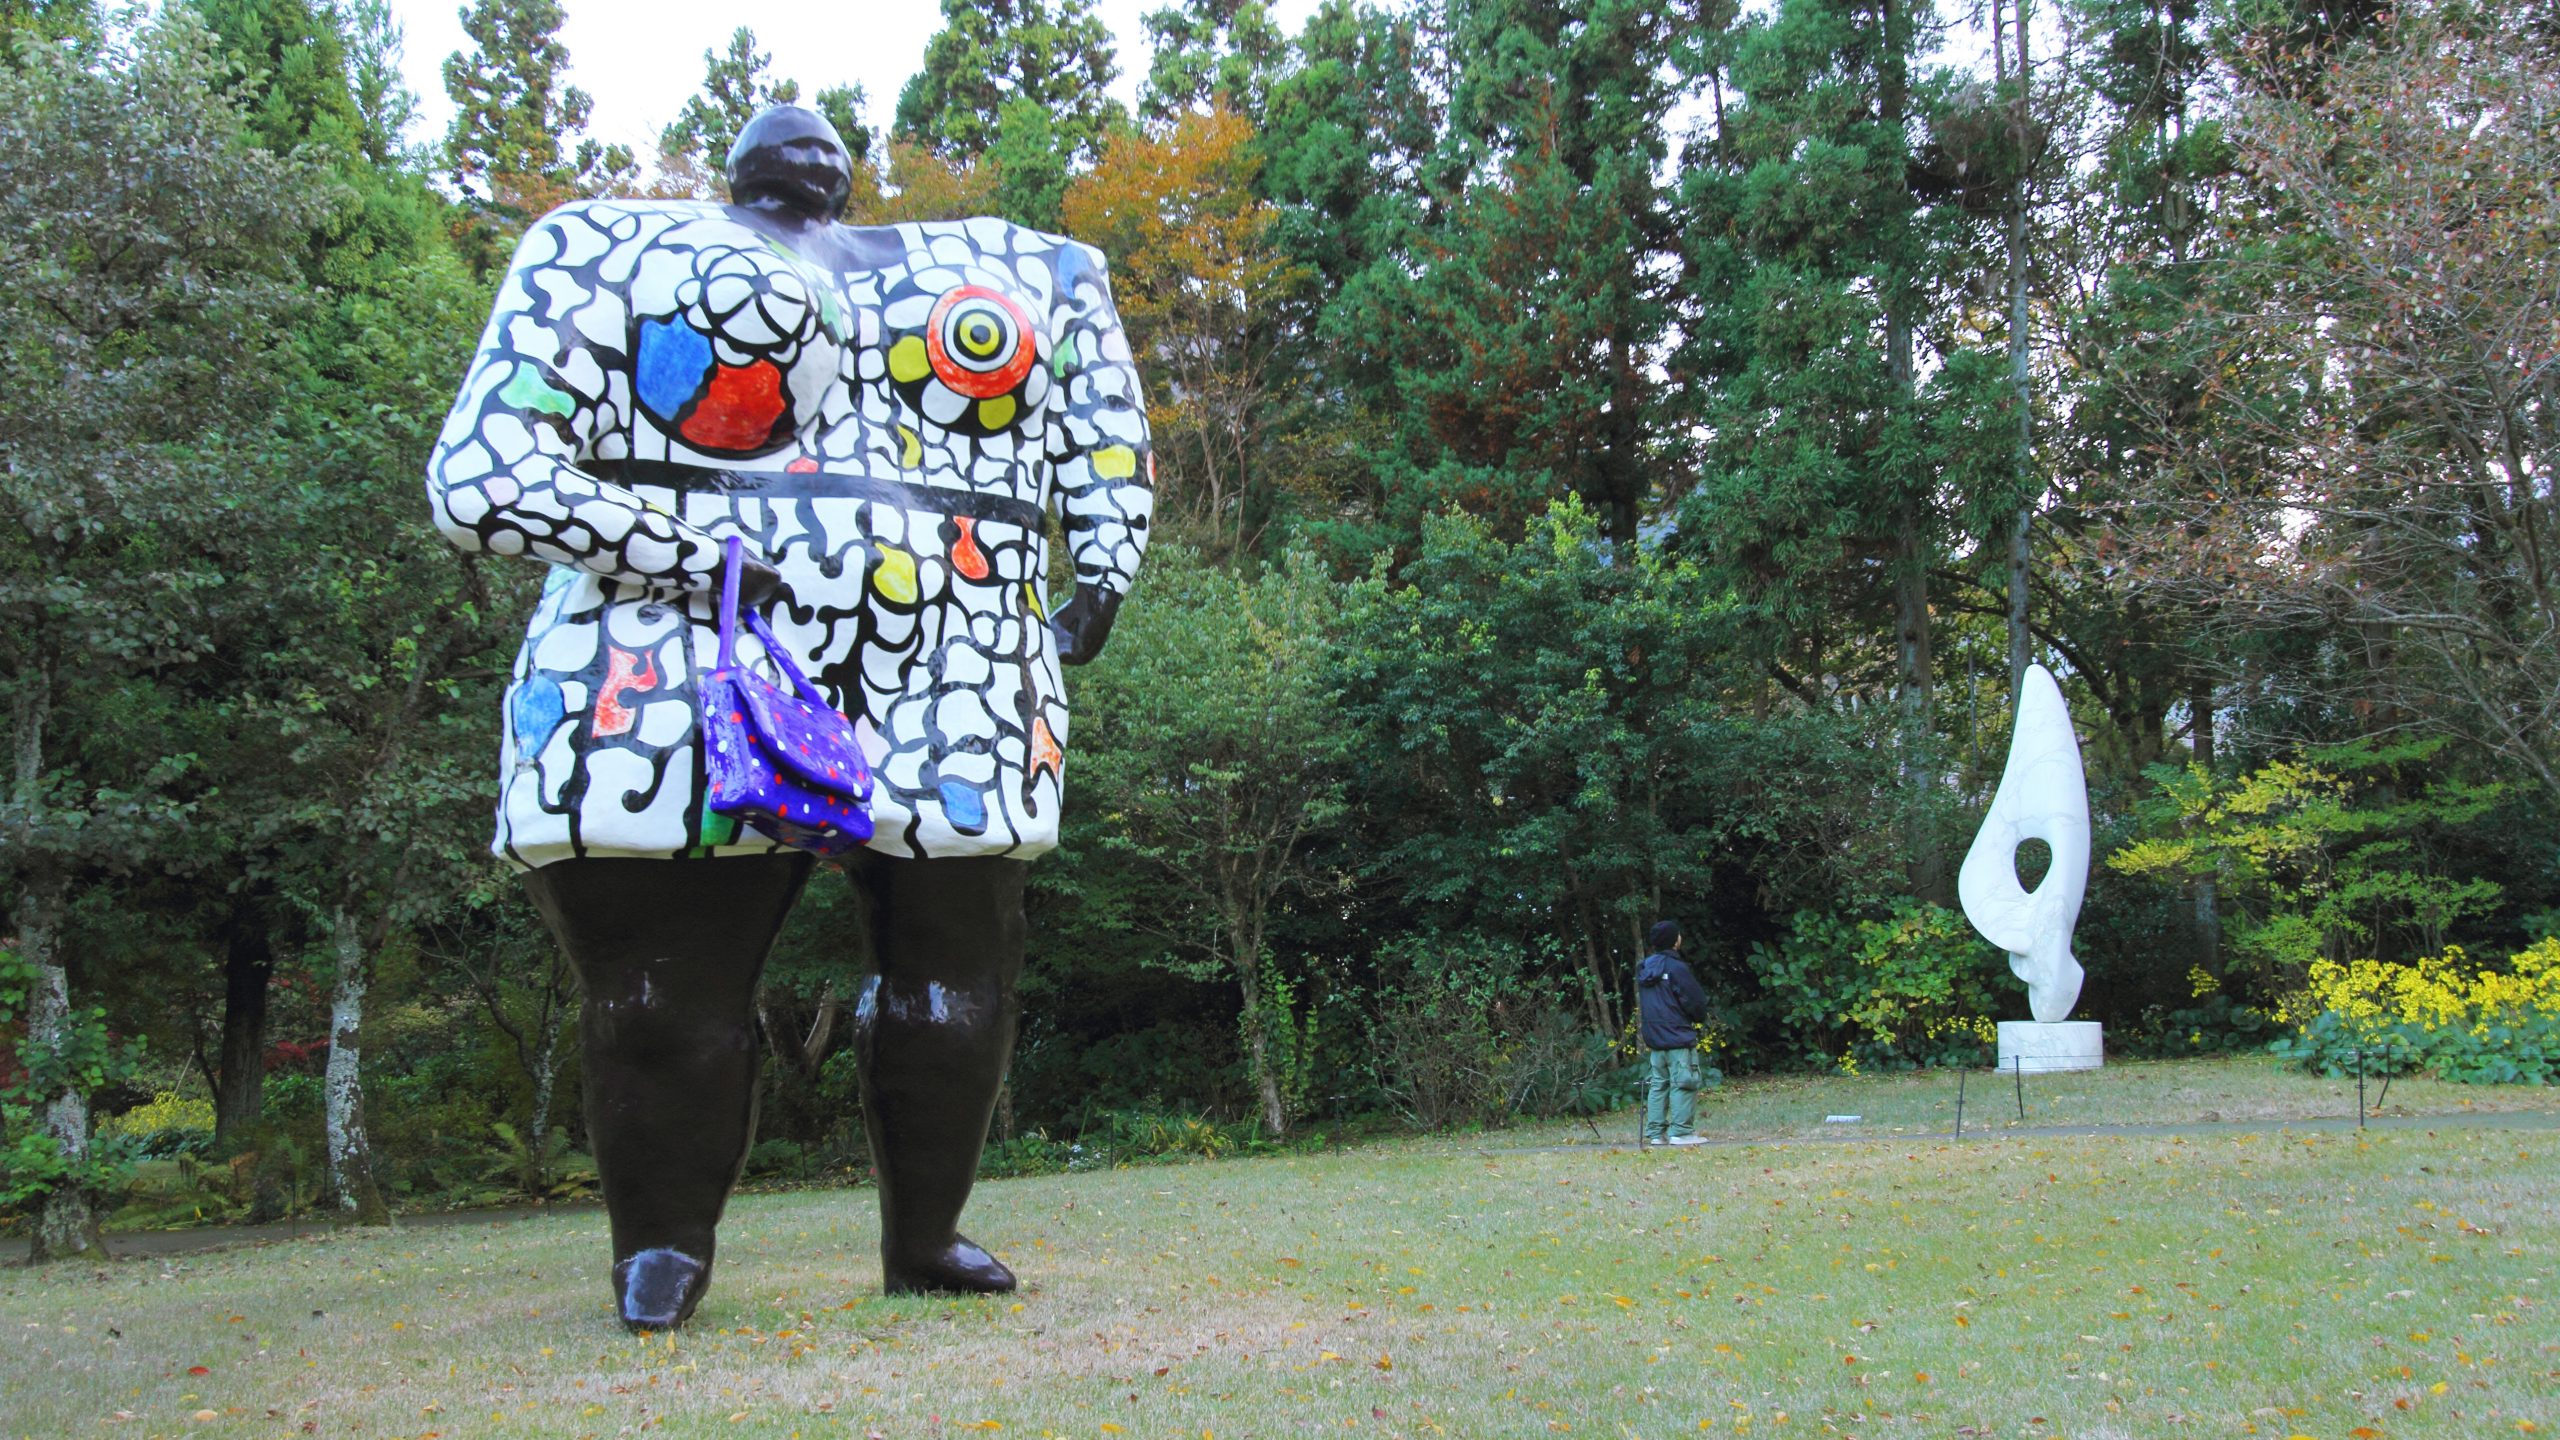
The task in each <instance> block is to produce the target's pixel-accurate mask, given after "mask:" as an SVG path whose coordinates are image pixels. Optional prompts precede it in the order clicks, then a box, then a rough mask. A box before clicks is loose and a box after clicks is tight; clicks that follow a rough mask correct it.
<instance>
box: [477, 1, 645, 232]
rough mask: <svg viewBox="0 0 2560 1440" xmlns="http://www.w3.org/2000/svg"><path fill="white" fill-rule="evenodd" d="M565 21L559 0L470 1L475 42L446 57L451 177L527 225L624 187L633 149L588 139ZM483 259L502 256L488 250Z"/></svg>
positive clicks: (508, 220) (507, 220)
mask: <svg viewBox="0 0 2560 1440" xmlns="http://www.w3.org/2000/svg"><path fill="white" fill-rule="evenodd" d="M566 19H567V13H566V12H565V11H564V10H563V9H562V8H561V5H560V0H472V3H471V6H470V8H469V9H467V10H465V11H463V12H462V29H463V33H464V34H466V35H468V36H470V37H471V44H472V47H473V48H472V49H471V50H470V51H468V52H465V51H460V50H457V51H455V52H454V53H453V54H451V55H448V56H446V57H445V62H444V89H445V94H446V95H448V96H450V97H452V100H453V107H454V114H453V125H452V127H451V128H450V129H449V130H447V131H446V132H445V142H444V148H445V164H446V165H447V166H448V167H449V168H450V170H451V172H452V175H453V180H454V184H455V185H457V186H458V187H460V188H461V190H462V191H463V193H464V194H466V195H470V196H473V197H475V198H476V199H478V200H479V201H481V202H482V203H484V204H486V205H488V206H490V207H492V208H493V209H494V210H495V211H496V212H497V213H498V215H499V217H500V219H501V221H502V226H501V228H502V229H505V230H514V229H520V228H522V226H523V225H524V224H526V223H527V222H529V221H530V220H532V219H533V218H534V217H535V216H538V215H540V214H542V213H543V212H544V211H546V210H549V209H550V208H551V207H552V206H554V205H557V204H559V203H560V202H561V201H563V200H567V199H571V198H574V197H575V196H577V195H580V194H595V193H600V192H602V191H604V190H606V189H608V188H611V187H613V186H615V185H620V184H627V183H628V182H629V180H630V178H631V176H632V174H633V171H634V169H635V167H636V164H637V162H636V160H635V158H634V157H633V155H632V154H631V150H630V147H628V146H624V145H606V144H604V143H602V142H601V141H598V140H595V139H593V138H587V137H582V136H581V134H580V132H582V131H584V130H585V129H586V128H587V117H588V115H589V114H590V113H592V111H593V110H594V102H593V101H591V100H590V99H589V98H588V97H587V92H585V91H584V90H581V89H579V88H577V87H576V86H574V85H570V84H568V83H566V81H565V79H564V78H563V77H564V76H565V75H566V73H567V71H568V69H569V48H568V47H567V46H566V45H563V44H562V43H560V26H561V24H562V23H563V22H564V21H565V20H566ZM488 248H489V249H490V252H491V253H489V254H488V255H487V256H486V257H485V260H486V263H496V262H497V261H499V260H502V259H503V258H504V257H503V255H502V254H499V253H496V252H497V250H498V249H500V248H502V247H495V246H492V247H488Z"/></svg>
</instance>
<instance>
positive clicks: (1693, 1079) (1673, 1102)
mask: <svg viewBox="0 0 2560 1440" xmlns="http://www.w3.org/2000/svg"><path fill="white" fill-rule="evenodd" d="M1697 1128H1698V1052H1697V1050H1696V1049H1695V1048H1694V1047H1692V1048H1690V1049H1685V1050H1655V1051H1651V1052H1649V1053H1648V1054H1647V1055H1646V1056H1645V1083H1644V1138H1645V1140H1646V1141H1647V1142H1648V1143H1650V1142H1652V1141H1655V1140H1668V1139H1670V1138H1671V1137H1672V1136H1674V1135H1687V1134H1690V1133H1692V1132H1694V1131H1695V1130H1696V1129H1697Z"/></svg>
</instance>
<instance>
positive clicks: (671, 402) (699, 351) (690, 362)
mask: <svg viewBox="0 0 2560 1440" xmlns="http://www.w3.org/2000/svg"><path fill="white" fill-rule="evenodd" d="M633 368H634V369H636V370H637V371H638V372H639V373H638V380H639V388H640V403H641V404H643V405H646V406H648V407H649V411H650V413H651V414H653V415H656V416H658V417H659V418H660V419H664V420H672V419H674V418H675V417H676V412H678V411H680V410H682V409H683V408H684V406H685V402H686V401H688V400H691V399H692V398H693V397H694V395H695V394H696V393H697V392H699V391H700V390H701V389H702V377H703V375H704V374H705V373H706V372H708V371H709V370H710V369H711V342H710V341H709V340H708V339H705V338H704V337H703V335H702V332H700V331H698V330H696V329H694V328H693V327H692V326H690V325H687V324H686V323H684V322H683V321H682V320H643V321H641V322H640V357H639V360H638V362H637V363H636V364H635V366H634V367H633Z"/></svg>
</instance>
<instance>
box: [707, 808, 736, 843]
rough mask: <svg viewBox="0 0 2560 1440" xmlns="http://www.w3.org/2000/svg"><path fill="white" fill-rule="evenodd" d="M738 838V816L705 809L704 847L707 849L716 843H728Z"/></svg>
mask: <svg viewBox="0 0 2560 1440" xmlns="http://www.w3.org/2000/svg"><path fill="white" fill-rule="evenodd" d="M737 838H738V818H737V817H736V816H734V815H723V814H721V813H720V812H719V811H717V810H705V811H703V812H702V843H703V846H704V848H706V849H707V848H709V847H711V846H714V845H726V844H728V843H729V842H730V841H732V840H735V839H737Z"/></svg>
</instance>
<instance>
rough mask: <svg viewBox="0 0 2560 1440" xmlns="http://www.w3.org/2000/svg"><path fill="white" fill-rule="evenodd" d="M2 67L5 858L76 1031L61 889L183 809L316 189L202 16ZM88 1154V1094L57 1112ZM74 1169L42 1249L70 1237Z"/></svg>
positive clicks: (145, 853)
mask: <svg viewBox="0 0 2560 1440" xmlns="http://www.w3.org/2000/svg"><path fill="white" fill-rule="evenodd" d="M20 59H21V64H20V66H19V67H18V68H17V69H14V70H10V71H6V72H0V115H5V116H6V117H7V118H6V121H5V123H0V213H5V217H6V226H7V229H6V234H7V237H8V238H7V239H6V240H5V241H0V276H4V277H5V284H0V331H4V332H5V338H0V346H5V347H6V348H5V355H6V363H7V369H8V373H9V374H10V375H12V376H13V377H16V383H14V384H12V385H11V386H10V387H9V388H8V393H7V395H6V397H5V398H0V449H4V450H5V453H4V454H0V476H5V478H0V494H5V496H6V508H7V512H8V514H9V516H10V518H11V520H12V522H13V523H12V524H11V525H10V526H9V527H8V528H7V529H5V530H0V586H4V587H5V588H0V606H4V607H5V608H4V609H0V615H5V618H6V625H5V630H6V636H5V638H0V673H5V674H6V675H7V676H8V677H9V678H8V680H7V681H6V688H7V689H8V691H9V695H10V699H11V703H12V728H13V735H12V756H13V761H14V766H13V775H12V780H11V790H10V795H9V799H8V802H7V805H6V813H5V816H0V866H5V867H6V869H7V871H8V873H9V874H10V876H11V877H12V878H13V880H14V881H15V887H16V891H17V895H18V899H17V903H16V923H17V926H18V930H19V947H20V952H21V956H22V958H23V959H24V960H25V962H26V963H27V964H29V965H30V966H32V967H33V969H34V971H35V973H36V975H37V977H38V980H37V990H38V994H39V996H40V1003H39V1005H38V1007H37V1011H36V1013H35V1015H34V1017H33V1020H32V1022H31V1024H32V1027H33V1030H34V1032H35V1035H36V1038H37V1041H38V1043H40V1044H43V1043H50V1041H49V1040H48V1038H47V1032H48V1030H49V1029H58V1028H59V1027H61V1026H63V1025H64V1024H66V1023H67V1020H68V1011H67V1010H66V1008H65V1006H66V1004H67V998H66V997H67V995H68V993H69V992H68V989H67V985H66V974H67V967H68V959H69V957H68V953H67V945H68V943H69V939H70V937H69V936H68V935H67V934H66V931H65V928H64V927H65V924H66V918H67V910H68V906H69V902H70V899H71V894H72V890H73V887H74V886H75V885H77V884H80V883H82V882H84V881H88V880H92V879H94V878H96V877H99V876H102V875H109V874H113V873H115V872H117V871H119V870H121V869H123V868H125V867H129V866H135V865H139V864H147V863H149V858H150V857H151V856H152V855H154V854H155V853H157V852H158V851H160V850H161V849H162V848H164V847H167V846H170V845H172V844H181V843H183V842H182V841H181V840H180V839H179V837H180V836H181V835H183V833H184V832H185V830H186V829H187V828H188V827H189V826H190V825H191V824H193V823H194V822H195V819H196V811H197V808H198V806H199V805H200V804H201V802H202V800H203V799H204V795H203V792H202V790H201V789H200V788H199V787H198V786H197V785H196V784H195V783H194V782H192V781H191V780H190V778H189V771H190V770H192V769H193V767H194V763H195V757H194V756H193V755H192V754H189V753H186V752H184V751H181V750H179V749H177V748H176V747H174V746H172V747H170V748H168V749H165V750H160V751H159V752H158V753H153V751H154V749H155V745H154V742H155V741H166V740H168V739H169V738H170V732H169V730H168V729H167V728H166V724H165V721H166V714H167V708H168V706H167V696H166V695H165V694H164V693H163V692H162V689H161V687H162V685H163V683H164V681H165V680H166V679H167V678H168V677H170V676H172V675H173V674H176V673H178V672H181V671H183V670H185V669H186V668H187V667H189V666H191V665H193V664H195V663H197V662H198V661H199V660H200V659H201V658H202V654H203V652H202V648H201V647H202V646H203V645H204V643H205V633H206V630H207V626H208V623H209V622H208V613H209V612H217V611H219V610H220V609H221V608H222V606H223V604H224V599H225V597H224V593H223V587H224V584H225V581H226V578H227V577H226V576H225V575H224V573H223V570H222V567H221V566H220V564H219V562H218V560H217V559H216V557H217V556H218V554H219V553H220V550H221V548H222V537H223V536H224V535H225V534H226V533H227V528H228V525H229V521H230V516H229V514H228V510H229V502H228V495H229V489H230V482H231V478H232V473H233V470H234V467H235V465H236V463H237V459H238V457H239V455H240V454H241V453H242V452H243V451H245V450H247V449H249V448H250V447H252V446H253V445H254V444H255V443H256V441H257V438H258V436H259V434H260V432H261V431H262V430H264V428H265V427H266V426H267V425H268V424H269V423H270V419H271V417H272V415H273V413H274V410H275V407H276V406H277V404H278V403H279V401H280V399H281V397H282V395H283V394H284V393H285V391H286V389H287V387H288V386H289V385H291V384H292V383H293V381H294V379H295V378H296V376H297V374H298V372H299V369H300V364H299V357H298V355H297V354H296V352H295V348H294V344H293V338H292V337H293V327H292V324H291V322H292V320H293V319H294V318H295V316H296V312H297V310H298V309H300V308H301V306H302V301H303V297H302V295H301V293H300V286H299V284H298V283H297V278H298V277H297V275H296V268H295V264H296V260H297V258H298V257H299V255H300V254H301V252H302V248H303V244H304V241H305V238H306V237H307V236H308V235H309V233H310V232H311V229H312V227H313V226H314V225H315V224H316V223H317V222H318V221H319V220H320V219H321V218H322V217H323V216H324V215H325V214H326V213H327V211H328V209H329V207H330V204H331V201H332V198H333V197H331V196H330V195H329V193H328V192H327V190H326V189H325V188H324V187H323V186H321V185H320V184H318V183H316V182H317V177H316V176H315V175H314V173H313V171H312V169H311V167H310V166H308V165H307V164H305V163H304V162H302V161H300V160H298V159H289V158H284V157H279V156H276V155H273V154H270V153H267V152H264V151H261V150H259V149H258V148H256V146H255V145H254V144H253V143H251V142H252V137H251V134H250V132H249V129H248V123H247V120H246V118H245V117H244V116H243V115H242V114H241V112H240V110H239V109H238V108H237V107H236V105H235V103H234V99H233V97H232V95H231V94H230V93H229V92H228V90H227V88H226V87H227V78H228V77H227V75H226V73H225V69H226V67H225V65H224V62H223V61H222V58H221V56H220V54H219V52H218V51H217V50H216V48H215V46H214V44H213V42H212V38H211V37H210V36H209V35H208V34H207V33H206V31H205V29H204V28H203V26H202V25H201V23H200V22H198V21H197V20H196V19H195V18H194V16H193V13H192V12H190V11H184V10H179V11H173V12H172V13H170V14H169V15H167V16H166V17H164V18H163V19H161V20H160V21H158V22H156V23H155V24H153V25H151V26H149V27H147V28H146V29H144V30H143V31H141V32H140V33H139V34H138V35H137V36H136V37H135V38H134V39H133V41H132V42H131V44H130V45H129V46H123V47H117V48H114V49H112V50H109V51H108V52H106V53H104V54H102V55H100V56H99V57H97V58H96V60H95V61H94V62H92V61H91V60H90V59H89V57H86V56H83V55H81V54H79V53H77V52H73V51H68V50H63V49H58V48H52V47H45V48H33V47H31V48H28V49H26V50H22V51H21V52H20ZM49 1121H50V1124H51V1126H52V1128H53V1133H54V1138H55V1139H56V1140H57V1141H58V1142H59V1143H60V1144H61V1145H62V1147H63V1151H64V1154H65V1155H66V1156H68V1157H71V1158H72V1159H75V1160H76V1159H77V1158H78V1157H80V1156H81V1155H82V1154H84V1153H85V1148H86V1145H87V1111H86V1096H85V1094H83V1093H81V1092H79V1091H77V1090H65V1091H64V1092H63V1093H62V1094H60V1095H58V1096H56V1097H55V1099H54V1101H53V1103H52V1104H51V1106H50V1107H49ZM88 1228H89V1227H88V1224H87V1214H86V1197H85V1195H84V1194H83V1193H82V1191H81V1189H80V1187H78V1186H77V1185H68V1186H65V1187H63V1188H61V1189H58V1190H56V1191H54V1192H53V1193H52V1195H51V1196H50V1197H49V1198H48V1201H47V1204H46V1206H45V1213H44V1215H43V1217H42V1219H41V1221H40V1223H39V1236H38V1250H39V1253H51V1252H59V1251H61V1250H64V1249H77V1248H80V1247H81V1246H82V1245H83V1243H84V1241H83V1239H82V1236H83V1232H84V1231H86V1230H87V1229H88Z"/></svg>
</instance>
